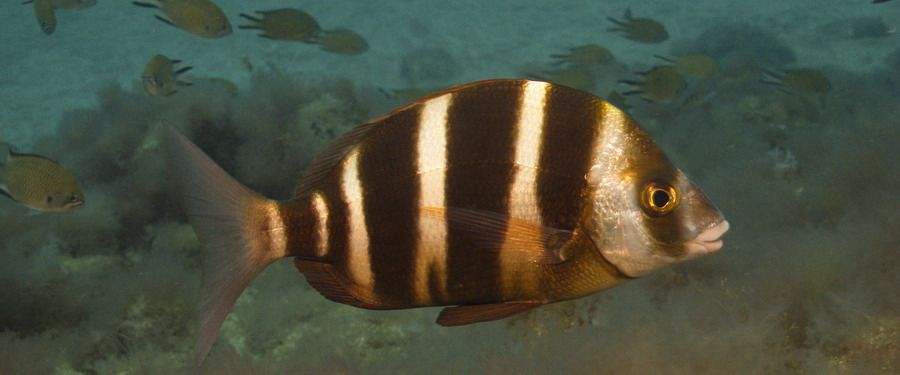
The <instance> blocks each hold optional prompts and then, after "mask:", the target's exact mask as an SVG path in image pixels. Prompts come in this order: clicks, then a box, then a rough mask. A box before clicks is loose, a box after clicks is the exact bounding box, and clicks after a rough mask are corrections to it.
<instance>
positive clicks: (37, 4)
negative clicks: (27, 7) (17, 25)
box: [22, 0, 56, 35]
mask: <svg viewBox="0 0 900 375" xmlns="http://www.w3.org/2000/svg"><path fill="white" fill-rule="evenodd" d="M50 1H51V0H29V1H26V2H23V3H22V4H31V3H34V16H35V18H37V21H38V26H40V27H41V30H42V31H43V32H44V34H47V35H50V34H53V32H54V31H56V13H55V10H54V9H53V4H52V3H51V2H50Z"/></svg>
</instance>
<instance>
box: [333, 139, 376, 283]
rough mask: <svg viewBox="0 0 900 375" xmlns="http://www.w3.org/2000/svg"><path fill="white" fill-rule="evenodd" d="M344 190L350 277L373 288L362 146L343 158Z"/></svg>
mask: <svg viewBox="0 0 900 375" xmlns="http://www.w3.org/2000/svg"><path fill="white" fill-rule="evenodd" d="M341 190H342V191H343V193H344V202H345V203H346V205H347V222H348V227H349V233H348V234H347V235H348V237H349V238H348V241H347V247H348V249H347V269H348V270H349V271H350V279H351V280H353V281H354V282H355V283H356V284H357V285H359V286H361V287H365V288H368V289H369V290H371V288H372V285H373V284H374V281H375V280H374V279H373V278H372V264H371V261H370V259H369V228H368V227H367V226H366V213H365V211H364V210H363V207H365V202H363V191H362V183H361V182H360V180H359V149H358V148H357V149H355V150H353V152H351V153H350V155H348V156H347V159H346V160H345V161H344V168H343V173H342V174H341Z"/></svg>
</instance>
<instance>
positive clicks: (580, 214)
mask: <svg viewBox="0 0 900 375" xmlns="http://www.w3.org/2000/svg"><path fill="white" fill-rule="evenodd" d="M170 135H172V136H173V137H170V138H172V139H171V140H170V141H171V142H170V143H172V144H175V146H176V148H175V150H174V151H175V155H176V156H177V157H179V158H193V159H196V160H193V161H192V162H191V163H178V164H176V165H175V166H177V167H180V168H182V169H181V170H178V171H176V174H177V175H178V176H180V177H178V180H179V181H183V182H182V183H184V182H187V184H186V185H187V186H188V187H190V188H191V189H195V191H188V192H187V193H186V195H188V196H189V197H190V196H197V197H202V198H203V199H202V200H200V199H195V200H193V201H192V202H193V203H192V204H193V205H194V206H190V205H189V207H188V211H189V212H188V215H189V217H191V219H192V224H194V226H195V230H197V231H198V235H200V234H202V233H207V234H212V233H222V232H226V233H228V232H229V231H231V232H233V231H241V233H244V237H246V238H245V240H244V241H246V243H244V244H240V243H238V244H234V243H232V242H233V241H228V240H227V239H217V238H215V236H208V235H200V237H201V238H204V239H205V240H204V241H205V242H207V249H208V250H207V251H210V250H215V248H216V247H224V248H226V249H225V251H224V252H223V253H222V254H223V255H222V256H232V257H236V258H235V259H232V260H231V261H230V262H231V263H229V262H225V263H224V264H225V265H226V266H225V268H224V269H222V268H218V267H213V268H206V266H204V267H205V268H204V272H205V273H207V272H209V273H213V274H214V275H213V276H214V277H212V278H211V279H213V280H217V281H216V282H215V283H211V284H205V285H204V289H205V290H207V292H208V293H209V294H211V295H212V296H213V298H210V299H209V300H207V301H205V302H204V304H203V307H202V310H203V312H204V313H203V314H204V317H205V318H204V320H203V321H202V326H201V329H200V338H199V339H198V343H197V354H198V359H199V360H202V359H203V358H204V357H205V355H206V353H207V352H208V351H209V348H210V347H211V345H212V342H213V340H214V339H215V335H216V331H217V329H218V328H219V326H220V325H221V323H222V321H224V318H225V315H226V314H227V312H228V310H229V309H230V307H231V305H232V304H233V303H234V300H235V299H236V298H237V296H238V295H239V294H240V292H241V290H243V288H245V287H246V285H247V284H248V283H249V281H250V280H251V279H252V278H253V276H254V275H255V272H259V271H260V270H261V269H262V268H264V267H265V266H266V265H267V264H268V263H270V262H272V261H274V260H277V259H279V258H282V257H294V258H295V265H296V266H297V268H298V270H299V271H300V272H302V273H303V274H304V275H305V276H306V278H307V281H308V282H309V283H310V285H312V286H313V287H314V288H315V289H317V290H318V291H319V292H320V293H321V294H322V295H324V296H325V297H326V298H329V299H331V300H333V301H337V302H340V303H345V304H349V305H353V306H357V307H363V308H369V309H402V308H411V307H421V306H451V307H447V308H445V309H444V310H443V311H442V312H441V313H440V315H439V317H438V323H440V324H442V325H448V326H452V325H462V324H469V323H475V322H480V321H487V320H495V319H500V318H503V317H506V316H509V315H512V314H515V313H518V312H521V311H524V310H527V309H530V308H533V307H536V306H539V305H541V304H546V303H551V302H555V301H561V300H566V299H572V298H578V297H582V296H585V295H587V294H590V293H594V292H597V291H600V290H603V289H607V288H609V287H612V286H614V285H617V284H619V283H622V282H624V281H627V280H628V279H631V278H635V277H640V276H642V275H644V274H646V273H649V272H652V271H653V270H656V269H658V268H661V267H663V266H665V265H669V264H672V263H677V262H681V261H684V260H688V259H692V258H694V257H697V256H701V255H704V254H709V253H712V252H715V251H717V250H718V249H719V248H720V247H721V245H722V243H721V240H719V238H720V236H721V235H722V234H724V233H725V231H727V230H728V223H727V222H726V221H725V220H724V219H723V218H722V216H721V213H719V212H718V210H717V209H716V208H715V207H714V206H713V205H712V204H711V203H710V202H709V201H708V199H707V198H706V197H705V196H704V195H703V193H702V192H701V191H700V190H699V189H698V188H696V186H694V185H693V184H692V183H690V181H688V180H687V179H686V177H684V175H683V174H682V173H681V172H680V171H679V170H678V169H677V168H675V167H674V166H673V165H672V164H671V162H670V161H669V160H668V159H667V158H666V157H665V155H664V153H663V152H662V150H660V149H659V147H657V146H656V145H655V143H653V141H652V140H651V139H650V138H649V136H648V135H647V134H646V133H645V132H644V131H643V130H641V129H640V127H639V126H638V125H637V124H636V123H634V122H633V120H631V118H629V117H628V116H627V115H626V114H624V113H623V112H622V111H620V110H618V109H617V108H615V107H613V106H612V105H610V104H609V103H607V102H605V101H603V100H601V99H599V98H596V97H594V96H591V95H589V94H587V93H584V92H581V91H577V90H574V89H570V88H567V87H563V86H558V85H553V84H550V83H546V82H538V81H527V80H490V81H481V82H475V83H471V84H467V85H463V86H458V87H455V88H451V89H447V90H445V91H442V92H439V93H437V94H434V95H432V96H429V97H426V98H424V99H420V100H418V101H414V102H413V103H411V104H410V105H408V106H405V107H402V108H400V109H398V110H396V111H394V112H391V113H389V114H387V115H385V116H383V117H380V118H378V119H375V120H373V121H371V122H369V123H366V124H363V125H361V126H359V127H357V128H356V129H354V130H352V131H351V132H349V133H348V134H345V135H344V136H342V137H341V138H339V139H338V140H337V141H335V143H333V144H332V145H330V146H328V147H327V148H326V149H325V150H323V151H322V152H321V153H320V154H319V155H318V156H317V157H316V159H315V160H314V161H313V162H312V163H311V164H310V166H309V167H308V169H307V171H306V173H305V174H304V177H303V179H301V182H300V184H299V186H298V188H297V192H296V194H295V196H294V197H293V198H292V199H290V200H288V201H283V202H277V201H273V200H268V199H265V198H262V197H260V196H258V195H255V194H254V193H252V192H250V191H249V190H247V189H246V188H244V187H243V186H241V185H240V184H238V183H237V182H236V181H234V180H233V179H230V178H229V177H227V175H226V174H225V173H224V172H223V171H221V169H219V168H218V167H217V166H215V164H213V163H212V161H210V160H208V158H207V159H204V158H205V156H202V155H203V154H202V152H201V151H200V150H199V149H197V148H196V146H193V145H192V144H191V143H190V142H189V141H188V140H187V139H185V138H184V137H182V136H180V135H179V134H178V133H176V132H174V131H172V132H170ZM200 159H203V160H200ZM195 167H199V168H200V169H201V171H195V170H193V169H192V168H195ZM214 170H217V171H214ZM197 176H200V177H201V178H202V179H206V180H207V181H198V180H197ZM198 186H199V188H198ZM229 186H230V187H229ZM209 190H212V191H209ZM210 196H218V197H219V198H221V199H210V198H209V197H210ZM197 202H216V203H217V204H220V205H223V206H231V208H228V207H225V208H224V209H221V208H217V209H215V211H213V212H223V214H215V216H216V217H218V216H226V217H228V216H234V215H238V218H237V220H231V221H225V222H222V223H219V224H216V223H215V222H212V221H210V220H212V218H204V217H203V216H204V215H212V214H210V213H207V212H209V211H204V210H208V209H211V208H210V207H198V206H196V205H197V204H198V203H197ZM242 212H243V214H241V213H242ZM219 220H221V219H219ZM235 246H243V248H240V249H238V250H237V251H236V250H234V248H235ZM241 254H244V255H241ZM210 256H212V257H217V256H219V255H218V254H216V253H210V255H207V257H210ZM220 263H222V261H221V260H216V263H215V264H220ZM229 267H232V268H233V267H237V269H242V270H245V271H243V272H244V273H243V274H242V275H244V276H242V277H234V278H232V277H229V276H228V275H222V274H221V273H222V272H226V271H227V270H228V269H230V268H229ZM247 275H249V276H247ZM215 276H218V278H216V277H215Z"/></svg>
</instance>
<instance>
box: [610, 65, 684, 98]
mask: <svg viewBox="0 0 900 375" xmlns="http://www.w3.org/2000/svg"><path fill="white" fill-rule="evenodd" d="M638 74H640V75H642V76H643V77H644V80H643V81H629V80H621V81H619V83H624V84H627V85H631V86H635V87H636V88H637V89H635V90H632V91H628V92H623V93H622V95H633V94H641V98H643V99H644V100H647V101H667V100H671V99H674V98H675V97H677V96H678V95H679V94H681V92H682V91H683V90H684V88H685V85H686V84H685V82H684V77H683V76H682V75H681V73H678V71H677V70H675V68H673V67H671V66H657V67H654V68H653V69H650V70H648V71H646V72H641V73H638Z"/></svg>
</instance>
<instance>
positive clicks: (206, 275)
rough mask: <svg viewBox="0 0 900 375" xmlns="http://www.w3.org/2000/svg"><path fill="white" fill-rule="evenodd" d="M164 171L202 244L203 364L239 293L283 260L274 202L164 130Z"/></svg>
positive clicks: (200, 359) (200, 342)
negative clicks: (165, 156)
mask: <svg viewBox="0 0 900 375" xmlns="http://www.w3.org/2000/svg"><path fill="white" fill-rule="evenodd" d="M165 128H166V129H165V130H164V132H165V133H166V138H167V139H166V143H167V145H168V149H169V155H168V156H169V164H168V169H169V172H171V176H172V177H174V179H175V183H176V184H177V185H178V190H179V193H180V195H181V196H182V201H183V209H184V210H185V212H186V213H187V215H188V218H189V220H190V222H191V225H192V226H193V227H194V231H195V232H196V233H197V237H198V238H199V239H200V242H201V243H202V244H203V262H202V263H203V299H202V300H201V303H200V329H199V334H198V337H197V342H196V346H195V348H194V349H195V351H196V353H195V354H196V364H198V365H199V364H201V363H202V362H203V360H204V359H205V358H206V355H207V354H208V353H209V351H210V349H211V348H212V345H213V342H215V340H216V336H217V335H218V332H219V328H220V327H221V326H222V322H224V321H225V317H226V316H227V315H228V312H229V311H231V308H232V306H233V305H234V302H235V301H236V300H237V298H238V297H239V296H240V295H241V292H243V290H244V289H245V288H246V287H247V285H248V284H250V281H252V280H253V279H254V278H255V277H256V275H257V274H259V272H260V271H262V270H263V269H264V268H265V267H266V266H267V265H269V264H270V263H272V262H273V261H275V260H277V259H280V258H282V257H284V256H285V249H284V226H283V224H282V222H281V219H280V216H279V215H278V212H279V211H278V203H277V202H276V201H273V200H269V199H266V198H265V197H263V196H262V195H260V194H257V193H256V192H254V191H252V190H250V189H249V188H247V187H245V186H244V185H242V184H241V183H240V182H237V181H236V180H235V179H234V178H232V177H231V176H229V175H228V173H226V172H225V171H224V170H222V168H220V167H219V166H218V165H216V163H215V162H213V161H212V160H211V159H210V158H209V157H208V156H206V154H204V153H203V151H201V150H200V149H199V148H198V147H197V146H196V145H194V144H193V143H191V141H190V140H188V139H187V138H186V137H185V136H184V135H182V134H181V133H180V132H178V130H176V129H175V128H173V127H171V126H166V127H165Z"/></svg>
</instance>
